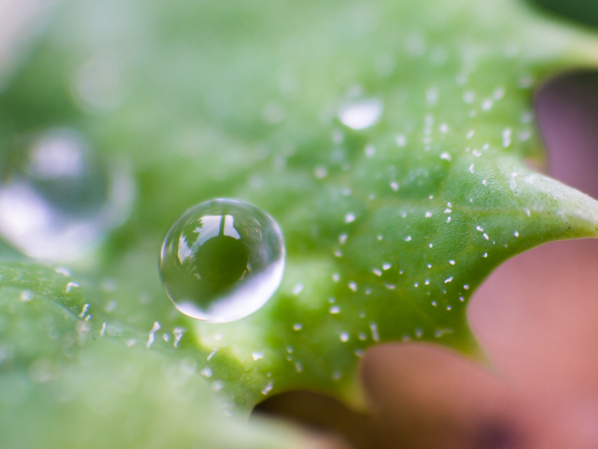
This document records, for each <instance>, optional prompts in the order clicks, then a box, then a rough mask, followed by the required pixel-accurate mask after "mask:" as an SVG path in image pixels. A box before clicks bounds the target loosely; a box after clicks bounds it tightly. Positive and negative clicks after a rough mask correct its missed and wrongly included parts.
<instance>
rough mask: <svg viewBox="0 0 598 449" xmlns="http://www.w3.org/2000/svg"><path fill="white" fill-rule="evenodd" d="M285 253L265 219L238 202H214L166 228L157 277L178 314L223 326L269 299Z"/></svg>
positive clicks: (278, 233)
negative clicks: (222, 324) (158, 276)
mask: <svg viewBox="0 0 598 449" xmlns="http://www.w3.org/2000/svg"><path fill="white" fill-rule="evenodd" d="M284 253H285V251H284V242H283V238H282V232H281V231H280V228H279V227H278V224H277V223H276V222H275V221H274V219H273V218H272V217H271V216H270V215H268V214H267V213H266V212H264V211H263V210H262V209H260V208H258V207H256V206H254V205H252V204H249V203H246V202H243V201H237V200H232V199H215V200H212V201H207V202H205V203H201V204H198V205H197V206H194V207H192V208H191V209H189V210H188V211H187V212H185V213H184V214H183V216H182V217H181V218H180V219H179V220H178V221H177V222H176V223H175V224H174V225H173V226H172V228H170V231H168V234H167V236H166V239H165V240H164V244H163V246H162V253H161V257H160V275H161V276H162V282H163V284H164V289H165V290H166V293H167V294H168V297H169V298H170V299H171V300H172V302H173V303H174V305H175V306H176V307H177V308H178V309H179V310H180V311H181V312H183V313H184V314H185V315H188V316H190V317H192V318H196V319H199V320H205V321H211V322H219V323H224V322H228V321H234V320H238V319H241V318H243V317H246V316H247V315H249V314H251V313H253V312H255V311H256V310H258V309H259V308H260V307H262V306H263V305H264V304H265V303H266V301H268V299H270V297H271V296H272V295H273V294H274V292H275V291H276V289H277V288H278V286H279V284H280V281H281V280H282V274H283V270H284Z"/></svg>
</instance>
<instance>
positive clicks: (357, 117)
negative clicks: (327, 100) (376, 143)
mask: <svg viewBox="0 0 598 449" xmlns="http://www.w3.org/2000/svg"><path fill="white" fill-rule="evenodd" d="M381 115H382V101H381V100H379V99H378V98H359V97H358V98H350V99H348V100H347V101H345V103H343V104H342V106H341V108H340V110H339V112H338V118H339V120H340V121H341V122H342V123H343V125H345V126H348V127H349V128H352V129H355V130H360V129H366V128H369V127H370V126H373V125H375V124H376V123H377V122H378V120H380V116H381Z"/></svg>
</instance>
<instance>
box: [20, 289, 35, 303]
mask: <svg viewBox="0 0 598 449" xmlns="http://www.w3.org/2000/svg"><path fill="white" fill-rule="evenodd" d="M19 298H20V299H21V301H23V302H29V301H31V300H32V299H33V292H32V291H31V290H23V291H22V292H21V294H20V295H19Z"/></svg>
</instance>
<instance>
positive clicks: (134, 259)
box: [0, 0, 598, 411]
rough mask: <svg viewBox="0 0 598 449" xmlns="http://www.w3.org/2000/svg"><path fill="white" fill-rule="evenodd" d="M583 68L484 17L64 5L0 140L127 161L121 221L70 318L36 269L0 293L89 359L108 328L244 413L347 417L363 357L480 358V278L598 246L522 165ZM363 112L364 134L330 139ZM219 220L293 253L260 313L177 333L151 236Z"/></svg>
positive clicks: (495, 9)
mask: <svg viewBox="0 0 598 449" xmlns="http://www.w3.org/2000/svg"><path fill="white" fill-rule="evenodd" d="M115 18H119V19H118V20H115ZM108 24H109V25H110V26H109V27H108ZM596 46H597V41H596V39H595V38H590V37H589V36H585V35H583V34H581V33H577V32H575V31H574V30H567V29H561V28H559V27H557V26H554V25H551V24H550V23H547V22H544V21H543V20H542V19H540V18H536V17H535V16H534V14H533V12H532V11H528V10H527V9H526V8H525V7H524V6H522V5H520V4H518V3H515V2H493V1H490V0H479V1H474V0H461V1H454V0H451V1H448V0H446V1H432V0H425V1H420V2H415V3H413V2H392V1H386V0H377V1H373V2H372V1H370V2H359V1H352V2H346V1H344V0H343V1H341V0H329V1H327V2H322V1H315V0H314V1H303V2H284V3H279V4H272V2H268V1H255V2H252V3H251V4H248V3H247V2H243V1H238V2H233V3H232V4H231V3H230V2H219V1H215V0H214V1H211V0H205V1H202V2H200V3H197V2H191V1H186V0H180V1H178V2H176V3H174V4H171V3H169V4H168V5H166V4H163V3H161V2H145V3H143V4H140V3H138V2H134V1H130V2H123V1H118V2H116V1H113V2H102V4H101V5H99V4H97V2H91V1H89V2H87V1H84V2H77V3H76V4H75V3H73V4H66V5H65V7H64V10H63V14H62V15H61V16H60V17H59V19H58V20H57V21H56V23H55V25H54V27H53V29H52V30H51V32H50V34H49V35H48V37H47V39H46V40H45V42H44V44H43V45H42V47H41V48H40V49H39V51H38V53H37V54H36V55H35V57H34V58H33V59H32V61H31V62H30V63H29V65H28V66H27V67H26V68H25V70H24V72H23V73H22V74H21V76H20V77H19V78H18V79H16V80H15V81H14V82H13V84H12V86H11V87H10V89H9V90H8V91H6V92H5V93H4V94H3V95H2V97H0V119H1V120H0V137H1V136H4V138H5V141H14V140H16V139H17V138H18V136H20V135H22V134H24V133H27V132H32V131H37V130H40V129H44V128H47V127H51V126H55V125H64V124H69V125H70V126H73V127H76V128H78V129H79V130H83V131H84V132H85V133H86V134H87V135H88V137H89V139H90V140H91V141H92V142H93V143H94V144H95V145H96V146H97V148H98V149H100V150H101V151H102V152H103V154H104V155H105V157H106V158H117V157H121V158H123V157H124V158H125V159H127V160H128V161H129V163H130V165H131V166H132V169H133V173H134V176H135V180H136V182H137V186H138V191H139V197H138V202H137V204H136V207H135V209H134V210H133V211H132V214H131V218H130V220H129V221H128V222H127V223H126V224H125V225H124V226H123V227H122V228H121V229H119V230H117V231H116V232H114V233H113V234H112V235H111V236H110V238H109V239H108V241H107V242H106V243H105V244H104V245H103V247H102V248H101V251H100V252H98V253H97V254H95V255H94V257H91V258H90V260H87V261H83V262H82V263H81V264H79V265H78V266H77V265H76V264H74V265H73V268H78V269H79V270H80V272H81V273H84V274H85V277H86V279H88V286H87V287H86V289H85V291H83V289H82V291H81V292H78V293H77V294H78V295H80V296H78V299H77V301H76V302H72V301H71V300H70V299H69V294H71V293H72V290H71V292H66V287H65V285H64V281H65V280H64V279H60V278H59V279H60V280H59V281H58V280H56V279H55V276H48V277H47V278H44V277H43V276H38V275H36V274H35V270H38V268H32V267H23V268H21V273H22V275H21V276H22V279H28V280H27V281H23V282H24V283H19V282H21V281H19V275H18V274H17V275H15V274H14V273H13V271H11V270H14V269H15V268H14V267H13V268H11V266H10V265H8V268H7V269H6V271H5V273H4V276H5V278H4V279H3V282H4V283H5V284H6V285H8V286H10V288H11V289H12V288H15V287H16V288H19V289H28V290H31V291H32V292H33V293H34V295H37V294H44V295H45V296H47V297H48V298H49V299H51V300H53V301H54V302H53V305H52V306H51V307H58V306H57V305H60V307H62V308H66V309H68V310H69V313H70V314H71V318H72V319H73V320H75V321H74V322H76V323H78V324H76V325H74V327H76V326H82V325H84V326H87V325H89V326H91V329H92V330H90V333H91V334H93V335H96V336H97V335H104V337H100V340H101V339H102V338H105V337H106V335H109V334H110V332H108V331H106V332H107V333H104V334H102V329H103V328H104V329H105V330H106V329H119V331H115V332H116V334H115V335H113V336H111V337H110V338H111V339H114V340H117V341H120V342H121V344H122V343H127V342H128V343H129V344H134V345H135V346H140V345H144V344H148V342H149V340H148V339H149V338H150V335H153V336H154V338H155V343H152V345H151V349H152V350H156V351H158V352H159V353H160V354H163V356H164V357H172V358H175V359H179V360H186V359H191V360H193V363H195V364H196V365H197V369H198V371H201V370H202V369H207V370H208V371H205V372H209V373H210V380H209V381H210V382H211V383H212V385H214V382H218V384H217V385H219V386H220V385H221V386H222V391H221V395H222V397H225V398H227V400H230V401H234V402H235V403H236V405H237V406H239V409H238V410H248V409H250V408H251V407H252V406H253V405H254V404H255V403H256V402H258V401H260V400H262V399H263V398H265V397H266V396H267V395H269V394H273V393H278V392H281V391H285V390H289V389H296V388H310V389H315V390H320V391H325V392H328V393H330V394H335V395H338V396H342V397H344V398H345V399H346V400H349V401H357V400H358V397H359V393H358V391H357V387H356V382H355V374H356V366H357V364H358V362H359V358H360V357H361V355H362V354H363V351H365V350H366V349H367V348H368V347H369V346H371V345H373V344H376V343H378V342H383V341H396V340H418V341H432V342H435V343H438V344H442V345H446V346H450V347H453V348H457V349H459V350H461V351H462V352H464V353H466V354H470V355H473V356H475V355H478V354H479V349H478V347H477V344H476V342H475V340H474V338H473V336H472V334H471V332H470V330H469V327H468V324H467V320H466V315H465V308H466V305H467V301H468V299H469V298H470V296H471V294H472V292H473V291H474V290H475V288H476V287H477V286H478V285H479V284H480V283H481V282H482V281H483V279H484V278H485V277H486V276H487V275H488V274H489V273H490V272H491V271H492V270H493V269H494V268H495V267H496V266H498V265H499V264H500V263H501V262H503V261H504V260H506V259H507V258H509V257H511V256H513V255H515V254H517V253H520V252H522V251H525V250H527V249H529V248H531V247H534V246H537V245H539V244H542V243H544V242H548V241H551V240H557V239H566V238H582V237H594V236H596V235H597V234H598V231H597V229H598V228H597V226H598V203H596V201H594V200H593V199H591V198H589V197H587V196H585V195H583V194H581V193H579V192H577V191H575V190H573V189H571V188H568V187H566V186H564V185H562V184H560V183H558V182H556V181H554V180H551V179H549V178H547V177H545V176H543V175H540V174H536V173H533V172H532V171H530V170H529V169H528V168H527V167H526V165H525V163H524V161H525V159H526V158H532V159H535V160H541V159H542V151H541V145H540V143H539V139H538V137H537V136H536V131H535V128H534V124H533V113H532V112H531V105H530V98H531V96H532V93H533V89H534V88H535V87H536V86H537V85H538V83H540V82H541V81H542V80H543V79H545V78H546V77H547V76H549V75H550V74H552V73H555V72H557V71H559V70H562V69H563V68H566V67H571V66H573V65H575V64H591V63H593V62H595V61H594V59H593V58H594V56H593V55H594V54H595V50H596ZM106 55H108V56H106ZM90 61H92V62H94V63H98V64H100V67H104V68H106V69H107V70H114V73H117V76H116V80H117V81H116V84H117V85H118V86H119V89H122V92H123V93H122V95H121V96H120V97H119V98H117V99H118V100H119V102H120V103H119V104H118V105H117V106H113V105H110V104H105V103H102V101H98V98H102V95H106V96H109V95H112V94H115V95H116V94H118V93H119V92H121V90H119V91H118V92H116V93H115V92H114V91H111V90H110V86H108V87H106V86H103V85H97V86H95V89H96V91H95V92H93V93H94V95H95V96H94V95H89V93H88V92H87V91H86V90H85V86H87V84H85V83H83V84H81V83H82V81H81V79H80V76H82V75H81V73H85V72H82V69H83V68H84V67H87V66H86V64H89V63H90ZM102 64H103V65H102ZM41 74H43V77H44V82H40V76H41ZM98 95H99V97H98ZM117 97H118V95H117ZM360 102H368V103H367V104H368V105H369V107H370V111H372V108H373V110H374V113H373V115H371V117H374V118H373V119H371V117H370V119H371V121H372V122H373V123H372V124H371V126H366V127H362V126H357V125H359V124H357V125H355V124H351V122H350V121H349V120H348V119H347V118H346V117H345V118H343V111H345V112H347V107H351V106H352V107H355V106H359V105H360V104H361V105H362V106H363V103H360ZM376 108H379V112H380V116H379V117H375V115H376V114H375V113H376ZM353 112H355V111H353ZM358 115H359V114H358ZM357 128H361V129H357ZM214 197H234V198H241V199H245V200H247V201H250V202H252V203H254V204H256V205H258V206H260V207H262V208H263V209H264V210H266V211H267V212H268V213H270V214H271V215H272V216H273V217H274V218H275V219H276V220H277V221H278V223H279V224H280V226H281V228H282V230H283V233H284V236H285V242H286V249H287V263H286V271H285V276H284V279H283V283H282V285H281V286H280V288H279V290H278V292H277V293H276V294H275V296H274V297H273V298H272V299H271V300H270V301H269V302H268V303H267V304H266V306H264V307H263V308H262V309H261V310H259V311H258V312H256V313H255V314H253V315H251V316H250V317H247V318H245V319H242V320H239V321H237V322H234V323H227V324H218V325H215V324H210V323H202V322H197V321H194V320H191V319H189V318H186V317H184V316H182V315H181V314H180V313H178V312H177V311H176V309H174V307H172V305H171V304H170V302H169V301H168V299H167V297H166V296H165V294H164V293H163V290H162V288H161V286H160V283H159V277H158V273H157V258H158V252H159V248H160V245H161V241H162V239H163V237H164V234H165V232H166V230H167V229H168V227H169V226H170V225H171V224H172V223H173V222H174V221H175V220H176V219H177V218H178V217H179V216H180V215H181V214H182V213H183V212H184V211H185V210H186V209H187V208H188V207H190V206H192V205H194V204H196V203H198V202H201V201H204V200H207V199H210V198H214ZM11 273H13V274H12V275H11ZM22 279H21V280H22ZM35 279H45V280H44V281H41V280H40V281H39V282H38V281H35ZM36 282H38V283H36ZM78 282H82V281H78ZM5 301H8V302H9V303H10V301H12V302H15V301H18V299H16V298H15V297H14V295H13V297H11V296H8V297H7V299H6V300H5ZM33 302H34V301H31V303H33ZM85 304H89V306H88V307H87V309H86V310H85V311H84V310H83V307H84V305H85ZM26 305H27V306H28V305H29V303H27V304H26ZM19 307H23V306H22V305H21V304H19ZM48 307H50V306H48ZM83 312H85V313H83ZM34 313H35V312H33V311H30V310H22V311H19V314H20V315H22V316H23V320H24V322H28V319H29V316H33V314H34ZM38 313H40V314H43V313H45V312H44V311H39V312H38ZM81 314H82V317H81V319H84V317H86V316H89V315H91V318H89V319H88V321H81V320H78V319H77V317H78V315H81ZM20 315H19V316H20ZM81 323H83V324H81ZM86 323H87V324H86ZM154 323H159V326H160V329H159V330H152V329H155V324H154ZM4 326H5V327H6V329H9V330H8V331H6V332H5V331H2V332H3V333H2V335H3V337H2V341H3V342H4V341H7V340H13V339H14V336H13V334H12V332H13V331H11V330H10V326H9V325H6V324H5V325H4ZM64 326H67V325H66V324H64V325H62V324H55V327H56V328H57V329H58V332H62V330H63V329H64ZM69 326H71V327H70V332H67V334H68V335H70V337H68V338H67V339H66V340H65V343H64V344H63V345H62V346H55V345H54V344H52V345H51V347H49V348H47V349H46V348H45V347H44V345H45V344H46V343H47V342H45V341H43V340H44V339H43V338H41V337H35V338H32V339H31V343H30V345H28V346H23V347H22V348H20V349H19V354H17V355H16V357H17V359H21V358H22V359H23V361H22V362H20V363H21V364H20V365H19V366H27V363H30V364H31V363H34V359H35V357H38V356H40V355H42V354H46V353H47V354H58V353H59V352H62V351H64V350H65V349H67V348H66V346H69V345H70V346H72V347H75V348H76V349H77V351H80V352H81V353H84V352H86V351H87V349H86V347H85V348H84V349H80V348H79V347H78V346H77V345H76V343H72V342H76V341H77V340H78V338H80V335H79V333H76V334H73V333H72V328H73V324H71V325H69ZM152 332H153V333H152ZM91 334H90V335H91ZM175 335H176V337H175ZM179 337H180V338H179ZM65 338H66V337H65ZM27 340H29V338H27V339H26V340H24V341H27ZM69 342H71V343H69ZM38 345H39V346H38ZM64 345H66V346H64ZM70 346H69V348H68V349H70ZM125 346H126V345H125ZM27 347H30V348H31V349H27ZM36 348H39V352H36V350H37V349H36ZM53 351H55V352H53ZM31 354H33V355H31ZM27 360H29V362H27ZM107 382H108V381H107ZM160 388H162V387H160ZM164 388H166V387H164ZM131 401H132V402H135V401H137V399H131ZM238 410H237V409H236V408H235V409H234V411H238Z"/></svg>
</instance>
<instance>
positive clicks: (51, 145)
mask: <svg viewBox="0 0 598 449" xmlns="http://www.w3.org/2000/svg"><path fill="white" fill-rule="evenodd" d="M24 141H25V142H29V143H28V144H25V145H24V146H23V147H17V148H15V149H14V151H7V152H5V153H4V154H2V155H0V158H2V159H3V160H2V165H3V167H2V171H1V172H0V177H2V179H3V180H2V185H1V187H0V233H2V235H3V236H4V237H5V238H6V239H7V240H8V241H9V242H11V243H12V244H13V245H14V246H15V247H17V248H19V249H20V250H21V251H23V252H24V253H26V254H27V255H29V256H31V257H34V258H40V259H51V260H61V261H70V260H73V259H75V258H77V257H78V256H80V255H81V254H82V253H83V252H85V251H86V250H88V249H89V248H90V247H92V246H93V245H94V244H96V243H97V242H98V241H99V240H100V239H101V237H102V236H103V235H104V234H105V233H106V231H107V230H108V229H110V228H111V227H113V226H115V225H117V224H119V223H120V222H122V220H123V218H124V217H126V215H127V213H128V211H129V210H130V205H131V201H132V199H133V190H134V189H133V187H132V183H131V180H130V178H129V176H128V175H127V174H126V173H125V172H123V171H122V170H113V169H112V167H109V166H108V165H107V164H105V163H104V162H103V161H102V160H101V158H100V157H99V155H98V154H97V153H96V152H94V151H93V149H92V147H91V146H90V145H89V143H88V142H87V141H86V139H85V138H84V137H83V136H81V135H80V134H79V133H77V132H75V131H74V130H71V129H60V128H56V129H50V130H48V131H45V132H43V133H41V134H39V135H37V136H35V137H33V138H28V137H25V138H24Z"/></svg>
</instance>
